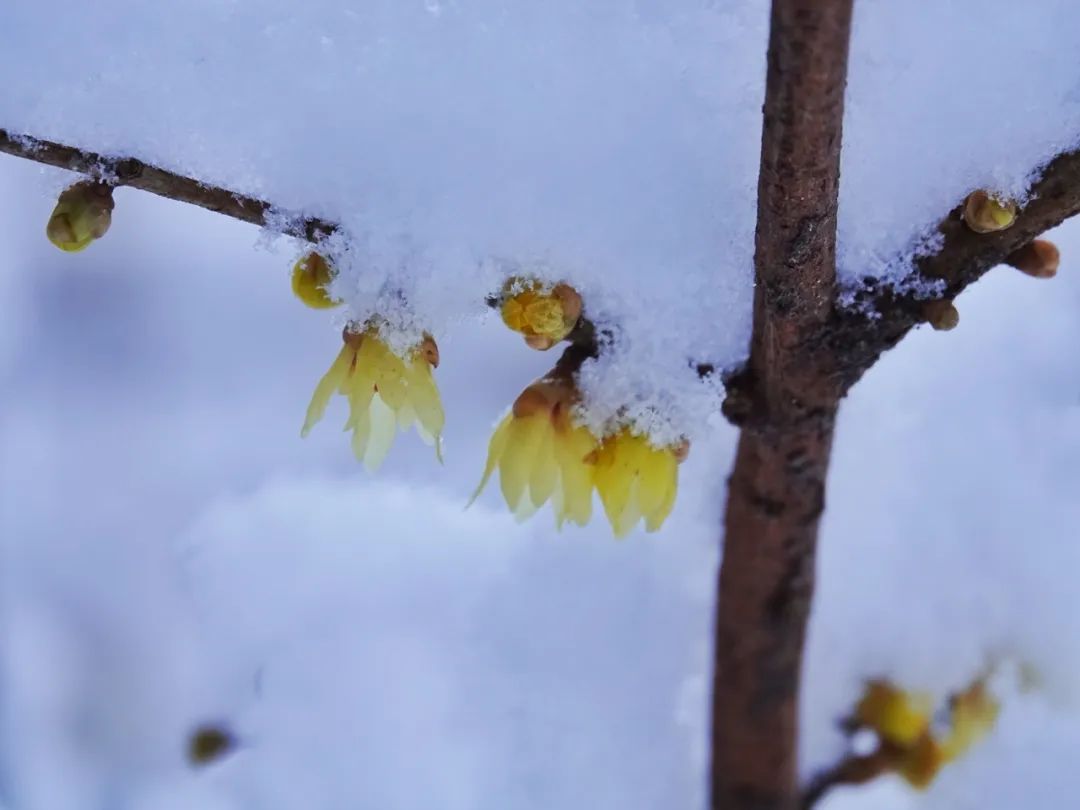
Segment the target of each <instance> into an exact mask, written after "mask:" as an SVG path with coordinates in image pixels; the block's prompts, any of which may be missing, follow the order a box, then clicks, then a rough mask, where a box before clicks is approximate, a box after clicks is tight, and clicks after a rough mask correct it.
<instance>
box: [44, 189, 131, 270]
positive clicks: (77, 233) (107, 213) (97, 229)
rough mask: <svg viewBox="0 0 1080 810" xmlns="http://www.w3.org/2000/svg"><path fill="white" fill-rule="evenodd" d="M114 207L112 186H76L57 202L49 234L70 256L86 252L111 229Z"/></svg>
mask: <svg viewBox="0 0 1080 810" xmlns="http://www.w3.org/2000/svg"><path fill="white" fill-rule="evenodd" d="M113 206H114V203H113V196H112V187H111V186H109V185H106V184H105V183H97V182H94V181H90V180H87V181H84V182H81V183H76V184H75V185H73V186H70V187H68V188H66V189H65V190H64V191H63V192H62V193H61V194H60V197H59V199H57V201H56V207H55V208H54V209H53V212H52V216H50V217H49V224H48V225H46V226H45V235H46V236H48V237H49V241H50V242H52V243H53V244H54V245H56V246H57V247H58V248H60V249H61V250H63V251H66V252H68V253H76V252H78V251H80V250H84V249H85V248H86V247H87V246H88V245H89V244H90V243H91V242H93V241H94V240H95V239H100V238H101V237H102V236H104V235H105V232H106V231H108V230H109V225H111V224H112V211H113Z"/></svg>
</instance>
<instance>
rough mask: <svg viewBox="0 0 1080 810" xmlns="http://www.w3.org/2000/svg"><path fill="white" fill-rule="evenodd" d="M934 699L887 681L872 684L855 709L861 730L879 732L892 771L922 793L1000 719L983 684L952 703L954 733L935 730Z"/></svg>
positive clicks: (950, 716) (956, 697)
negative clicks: (933, 722) (932, 724)
mask: <svg viewBox="0 0 1080 810" xmlns="http://www.w3.org/2000/svg"><path fill="white" fill-rule="evenodd" d="M933 708H934V707H933V701H932V699H931V698H930V696H929V695H926V694H923V693H919V692H905V691H904V690H902V689H899V688H898V687H896V686H893V685H892V684H891V683H888V682H887V681H871V682H870V683H868V684H867V686H866V690H865V691H864V692H863V696H862V699H861V700H860V701H859V704H858V706H857V707H856V709H855V714H854V717H853V721H854V723H855V725H856V726H858V727H862V728H868V729H870V730H872V731H874V732H875V733H876V734H877V735H878V738H879V739H880V741H881V742H880V745H881V752H883V753H884V754H886V759H885V760H884V761H885V762H887V763H888V765H887V769H888V770H891V771H893V772H895V773H896V774H897V775H899V776H900V777H901V778H903V779H904V780H905V781H907V783H908V784H910V785H911V786H912V787H914V788H916V789H917V790H925V789H926V788H927V787H929V785H930V784H931V783H932V782H933V781H934V779H935V777H937V775H938V773H939V772H940V771H941V769H942V768H943V767H944V766H945V765H947V764H948V763H950V762H952V761H954V760H956V759H958V758H959V757H961V756H963V755H964V754H965V753H967V751H968V750H969V749H970V748H971V746H972V745H974V744H975V743H976V742H978V741H979V740H981V739H982V738H983V737H985V736H986V735H987V734H988V733H989V732H990V730H991V729H992V728H993V726H994V723H995V722H996V720H997V714H998V704H997V701H996V700H995V699H994V698H993V697H992V696H991V695H990V693H989V692H988V691H987V690H986V686H985V684H984V682H983V680H982V679H979V680H976V681H975V682H973V683H972V684H971V685H970V686H969V687H968V688H967V689H965V690H964V691H963V692H961V693H959V694H956V695H954V696H953V697H952V699H951V700H950V701H949V724H948V728H947V729H945V730H943V731H941V732H940V733H936V732H935V730H934V729H933V728H932V727H931V718H932V714H933Z"/></svg>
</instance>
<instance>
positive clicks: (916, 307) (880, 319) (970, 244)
mask: <svg viewBox="0 0 1080 810" xmlns="http://www.w3.org/2000/svg"><path fill="white" fill-rule="evenodd" d="M962 207H963V204H962V203H961V205H958V206H957V207H956V208H955V209H953V210H952V211H951V212H949V214H948V215H947V216H946V217H945V219H944V220H943V221H942V223H941V225H940V226H939V229H938V230H939V233H940V234H941V237H942V248H941V250H940V251H938V252H937V253H935V254H933V255H931V256H927V257H925V258H923V259H920V260H919V261H918V263H917V264H916V268H917V271H918V273H919V274H920V275H921V276H922V277H923V278H925V279H926V280H929V281H934V280H937V281H940V282H942V283H943V284H944V291H943V293H942V297H943V298H947V299H951V298H955V297H956V296H957V295H959V294H960V293H961V292H963V290H964V289H966V288H967V287H968V286H969V285H971V284H973V283H974V282H976V281H978V280H979V279H980V278H981V277H982V276H983V274H984V273H986V272H987V271H988V270H990V269H991V268H992V267H995V266H997V265H999V264H1002V263H1004V262H1005V261H1006V259H1007V258H1008V257H1009V256H1010V254H1013V253H1015V252H1016V251H1017V250H1019V249H1020V248H1022V247H1024V246H1025V245H1027V244H1029V243H1030V242H1031V241H1032V240H1034V239H1035V238H1036V237H1038V236H1039V235H1040V234H1042V233H1044V232H1045V231H1047V230H1049V229H1050V228H1053V227H1055V226H1057V225H1060V224H1061V223H1062V222H1064V221H1065V220H1066V219H1069V218H1070V217H1073V216H1075V215H1077V214H1080V150H1077V151H1075V152H1068V153H1066V154H1063V155H1059V156H1058V157H1056V158H1054V159H1053V160H1052V161H1050V162H1049V163H1048V164H1047V165H1046V167H1045V168H1044V169H1043V171H1042V174H1041V176H1040V178H1039V180H1037V181H1036V182H1035V183H1034V184H1033V185H1032V187H1031V190H1030V199H1029V201H1028V202H1027V203H1026V204H1025V205H1024V207H1023V208H1022V209H1021V210H1020V212H1019V214H1018V215H1017V218H1016V222H1015V223H1014V224H1013V226H1012V227H1010V228H1008V229H1006V230H1004V231H997V232H995V233H984V234H979V233H975V232H974V231H972V230H970V229H969V228H968V227H967V226H966V225H964V223H963V221H962V220H961V218H960V211H961V209H962ZM859 298H860V299H861V301H862V303H865V304H868V305H869V308H870V310H871V311H872V312H874V313H875V317H873V318H868V317H866V316H865V315H863V314H862V313H860V312H859V311H857V309H851V308H849V309H839V308H837V309H835V310H834V311H833V313H832V315H831V316H830V318H829V319H828V321H827V322H826V324H825V325H824V326H823V328H822V330H821V332H820V333H819V334H818V335H817V336H816V337H815V341H817V342H819V343H820V344H821V345H820V347H819V349H818V354H819V355H821V356H822V357H824V358H829V359H828V362H829V363H830V364H831V366H829V367H826V368H828V370H829V373H831V374H833V375H835V376H836V377H837V378H838V383H839V385H840V386H841V388H842V389H843V390H844V391H845V392H846V391H848V390H849V389H850V388H851V386H852V385H854V384H855V383H856V382H857V381H858V380H859V379H860V378H861V377H862V375H863V374H864V373H866V371H868V370H869V369H870V368H871V366H873V365H874V363H876V362H877V361H878V359H879V358H880V357H881V355H882V354H883V353H885V352H886V351H888V350H889V349H891V348H892V347H893V346H895V345H896V344H897V343H899V342H900V340H901V339H902V338H903V337H904V335H906V334H907V333H908V332H909V331H910V330H911V329H912V327H914V326H916V325H918V324H919V323H922V322H923V321H925V318H924V316H923V306H924V304H925V301H922V300H919V299H917V298H916V297H915V296H914V295H897V294H896V293H894V292H892V291H890V290H889V289H887V288H882V287H881V285H870V286H868V288H867V289H866V290H865V291H864V292H863V293H862V294H861V295H860V296H859Z"/></svg>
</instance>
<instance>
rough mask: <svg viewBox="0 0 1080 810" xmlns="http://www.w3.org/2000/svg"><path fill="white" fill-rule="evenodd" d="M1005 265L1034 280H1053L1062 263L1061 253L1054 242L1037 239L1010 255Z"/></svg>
mask: <svg viewBox="0 0 1080 810" xmlns="http://www.w3.org/2000/svg"><path fill="white" fill-rule="evenodd" d="M1005 263H1006V264H1009V265H1011V266H1013V267H1015V268H1016V269H1017V270H1019V271H1020V272H1021V273H1026V274H1027V275H1029V276H1032V277H1033V278H1053V277H1054V276H1056V275H1057V271H1058V265H1059V264H1060V263H1061V252H1060V251H1059V250H1058V249H1057V245H1055V244H1054V243H1053V242H1050V241H1048V240H1046V239H1036V240H1034V241H1033V242H1028V243H1027V244H1026V245H1024V246H1023V247H1022V248H1020V249H1018V250H1014V251H1013V252H1012V253H1010V254H1009V255H1008V256H1007V257H1006V258H1005Z"/></svg>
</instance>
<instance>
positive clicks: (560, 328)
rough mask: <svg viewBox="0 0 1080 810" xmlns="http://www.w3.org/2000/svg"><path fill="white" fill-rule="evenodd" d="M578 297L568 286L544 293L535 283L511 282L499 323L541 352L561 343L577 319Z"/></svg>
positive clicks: (579, 313)
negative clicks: (501, 322) (519, 334)
mask: <svg viewBox="0 0 1080 810" xmlns="http://www.w3.org/2000/svg"><path fill="white" fill-rule="evenodd" d="M581 310H582V303H581V296H580V295H579V294H578V292H577V290H575V289H574V288H573V287H571V286H570V285H568V284H556V285H555V286H554V287H552V288H550V289H546V288H545V287H544V285H542V284H541V283H540V282H538V281H529V282H522V281H520V280H518V279H511V280H510V281H509V282H507V284H506V288H505V290H504V292H503V302H502V307H501V310H500V311H501V314H502V319H503V323H505V324H506V325H507V326H508V327H510V328H511V329H513V330H514V331H515V332H520V333H521V334H522V335H524V336H525V342H526V343H527V344H528V345H529V346H530V347H531V348H533V349H539V350H541V351H545V350H547V349H550V348H551V347H552V346H554V345H555V344H556V343H558V342H559V341H561V340H563V339H564V338H565V337H566V336H567V335H569V334H570V332H571V331H573V329H574V327H575V326H577V322H578V320H579V319H580V318H581Z"/></svg>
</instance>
